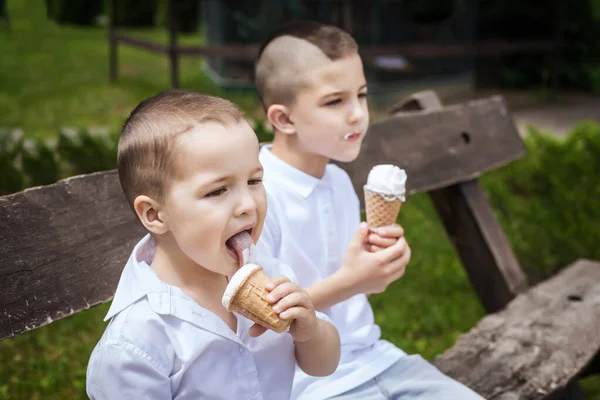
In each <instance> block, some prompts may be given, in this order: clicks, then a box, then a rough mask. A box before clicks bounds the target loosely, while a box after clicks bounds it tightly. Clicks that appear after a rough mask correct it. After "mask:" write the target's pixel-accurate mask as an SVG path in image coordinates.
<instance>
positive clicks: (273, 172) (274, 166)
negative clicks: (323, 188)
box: [260, 144, 321, 198]
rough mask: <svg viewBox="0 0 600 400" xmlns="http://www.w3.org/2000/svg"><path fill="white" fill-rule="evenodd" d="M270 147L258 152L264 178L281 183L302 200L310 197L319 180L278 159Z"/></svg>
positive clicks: (263, 147)
mask: <svg viewBox="0 0 600 400" xmlns="http://www.w3.org/2000/svg"><path fill="white" fill-rule="evenodd" d="M272 146H273V145H270V144H268V145H264V146H262V148H261V150H260V162H261V164H262V165H263V168H264V170H265V177H268V178H269V179H274V180H277V181H278V182H280V183H283V184H284V185H286V186H288V187H289V188H290V189H292V190H293V191H295V192H296V193H298V194H299V195H300V196H302V197H303V198H307V197H308V196H310V194H311V193H312V192H313V190H315V188H316V187H317V185H318V184H319V182H321V179H318V178H315V177H314V176H311V175H309V174H307V173H305V172H302V171H300V170H299V169H297V168H294V167H292V166H291V165H289V164H288V163H286V162H285V161H282V160H281V159H279V157H277V156H276V155H275V154H273V153H272V152H271V147H272Z"/></svg>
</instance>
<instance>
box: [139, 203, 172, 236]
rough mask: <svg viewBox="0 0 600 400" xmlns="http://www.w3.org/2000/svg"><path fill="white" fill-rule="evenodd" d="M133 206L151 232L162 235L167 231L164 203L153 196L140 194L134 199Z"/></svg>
mask: <svg viewBox="0 0 600 400" xmlns="http://www.w3.org/2000/svg"><path fill="white" fill-rule="evenodd" d="M133 208H134V210H135V213H136V214H137V216H138V218H139V219H140V221H141V222H142V224H143V225H144V227H145V228H146V229H147V230H148V231H149V232H151V233H155V234H157V235H161V234H163V233H167V232H168V231H169V228H168V227H167V224H166V221H165V220H164V215H163V212H162V205H161V204H160V203H159V202H158V201H156V200H154V199H153V198H151V197H148V196H146V195H140V196H138V197H136V198H135V200H134V201H133Z"/></svg>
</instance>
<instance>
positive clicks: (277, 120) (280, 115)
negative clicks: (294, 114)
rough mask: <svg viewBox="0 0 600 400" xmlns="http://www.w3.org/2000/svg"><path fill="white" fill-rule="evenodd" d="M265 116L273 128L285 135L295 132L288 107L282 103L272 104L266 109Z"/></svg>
mask: <svg viewBox="0 0 600 400" xmlns="http://www.w3.org/2000/svg"><path fill="white" fill-rule="evenodd" d="M267 118H268V119H269V122H270V123H271V125H273V128H274V129H275V130H277V131H279V132H281V133H285V134H286V135H293V134H294V133H296V127H295V126H294V123H293V122H292V120H291V119H290V109H289V108H288V107H286V106H284V105H282V104H273V105H271V106H270V107H269V108H268V109H267Z"/></svg>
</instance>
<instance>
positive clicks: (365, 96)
mask: <svg viewBox="0 0 600 400" xmlns="http://www.w3.org/2000/svg"><path fill="white" fill-rule="evenodd" d="M358 97H361V98H364V99H366V98H367V97H368V93H359V94H358Z"/></svg>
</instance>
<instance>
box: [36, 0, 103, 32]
mask: <svg viewBox="0 0 600 400" xmlns="http://www.w3.org/2000/svg"><path fill="white" fill-rule="evenodd" d="M103 11H104V0H46V13H47V15H48V18H50V19H52V20H53V21H55V22H56V23H58V24H71V25H83V26H89V25H93V24H94V23H95V20H96V17H97V16H98V15H100V14H101V13H102V12H103Z"/></svg>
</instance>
